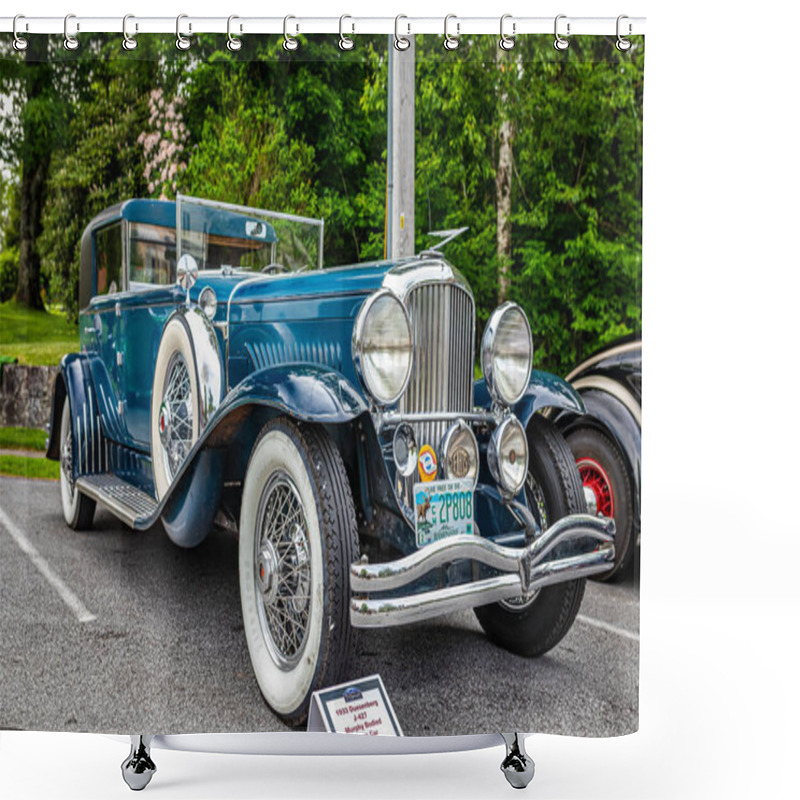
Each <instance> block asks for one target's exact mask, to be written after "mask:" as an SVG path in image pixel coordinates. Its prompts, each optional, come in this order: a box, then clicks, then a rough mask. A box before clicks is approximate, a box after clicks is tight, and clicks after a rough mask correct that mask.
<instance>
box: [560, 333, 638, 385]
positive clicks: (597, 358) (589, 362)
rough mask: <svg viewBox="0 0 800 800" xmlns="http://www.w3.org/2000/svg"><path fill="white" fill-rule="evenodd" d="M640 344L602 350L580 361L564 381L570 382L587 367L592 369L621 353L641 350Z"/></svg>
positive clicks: (630, 343)
mask: <svg viewBox="0 0 800 800" xmlns="http://www.w3.org/2000/svg"><path fill="white" fill-rule="evenodd" d="M641 349H642V343H641V341H636V342H626V343H625V344H620V345H617V346H616V347H612V348H611V349H609V350H603V351H602V352H600V353H597V354H596V355H594V356H592V357H591V358H587V359H586V361H582V362H581V363H580V364H578V366H577V367H575V369H573V370H572V372H570V373H569V375H567V377H566V378H564V380H565V381H571V380H572V379H573V378H574V377H575V376H576V375H577V374H578V373H579V372H581V371H582V370H584V369H588V368H589V367H593V366H594V365H595V364H599V363H600V362H601V361H605V360H606V359H607V358H612V357H613V356H619V355H622V354H623V353H630V352H633V351H634V350H641Z"/></svg>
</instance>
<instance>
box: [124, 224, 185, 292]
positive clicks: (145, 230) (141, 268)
mask: <svg viewBox="0 0 800 800" xmlns="http://www.w3.org/2000/svg"><path fill="white" fill-rule="evenodd" d="M128 237H129V238H128V279H129V281H130V282H131V283H132V284H133V283H151V284H155V285H157V286H167V285H169V284H172V283H175V277H176V273H175V229H174V228H166V227H164V226H163V225H147V224H144V223H141V222H132V223H130V226H129V234H128Z"/></svg>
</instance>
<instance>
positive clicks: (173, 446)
mask: <svg viewBox="0 0 800 800" xmlns="http://www.w3.org/2000/svg"><path fill="white" fill-rule="evenodd" d="M193 419H194V404H193V402H192V383H191V378H190V375H189V367H188V366H187V364H186V360H185V359H184V357H183V355H182V353H180V352H175V353H173V354H172V357H171V358H170V360H169V364H168V366H167V380H166V387H165V389H164V399H163V401H162V403H161V410H160V413H159V419H158V431H159V434H160V436H161V442H162V444H163V458H164V468H165V470H166V473H167V475H168V476H169V480H170V481H172V479H173V478H174V477H175V475H176V473H177V472H178V470H179V469H180V466H181V464H183V462H184V459H185V458H186V456H187V455H188V454H189V451H190V450H191V449H192V444H193V443H194V436H193V431H194V426H193Z"/></svg>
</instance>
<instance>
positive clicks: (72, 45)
mask: <svg viewBox="0 0 800 800" xmlns="http://www.w3.org/2000/svg"><path fill="white" fill-rule="evenodd" d="M71 19H75V15H74V14H67V16H66V17H64V49H65V50H77V49H78V48H79V47H80V46H81V43H80V42H79V41H78V40H77V39H76V38H75V37H74V36H72V35H71V34H70V32H69V30H68V26H69V21H70V20H71ZM80 29H81V26H80V25H79V24H78V23H75V30H76V32H77V31H79V30H80Z"/></svg>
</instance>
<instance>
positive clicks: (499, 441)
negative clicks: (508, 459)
mask: <svg viewBox="0 0 800 800" xmlns="http://www.w3.org/2000/svg"><path fill="white" fill-rule="evenodd" d="M509 432H512V435H513V433H518V434H520V436H521V439H522V446H523V447H524V449H525V453H524V459H525V460H524V469H523V470H522V472H521V477H520V480H519V481H518V482H517V483H512V482H511V481H510V480H509V476H508V475H507V473H506V471H505V470H504V469H503V465H504V461H503V459H502V456H501V454H502V448H503V441H504V439H505V438H506V436H507V435H508V433H509ZM486 460H487V462H488V464H489V472H490V473H491V475H492V478H494V480H495V483H497V485H498V486H499V487H500V490H501V492H502V493H503V494H504V495H505V496H507V497H515V496H516V495H518V494H519V493H520V492H521V491H522V488H523V487H524V486H525V479H526V478H527V476H528V465H529V453H528V437H527V435H526V433H525V428H524V427H523V425H522V423H521V422H520V421H519V420H518V419H517V418H516V417H515V416H514V415H513V414H510V415H509V416H507V417H506V418H505V419H504V420H503V421H502V422H501V423H500V424H499V425H498V426H497V427H496V428H495V429H494V431H493V432H492V435H491V438H490V439H489V446H488V447H487V449H486ZM512 463H513V462H512Z"/></svg>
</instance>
